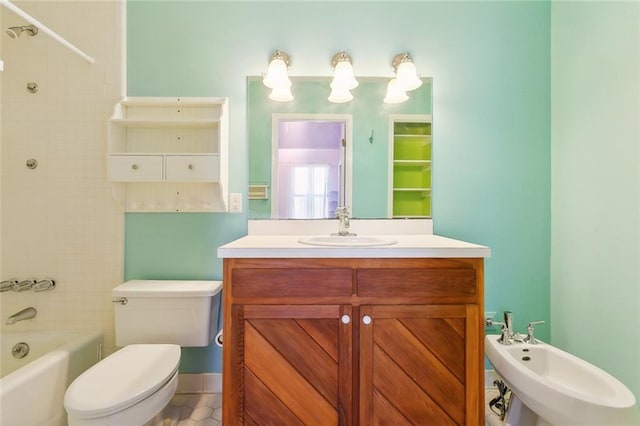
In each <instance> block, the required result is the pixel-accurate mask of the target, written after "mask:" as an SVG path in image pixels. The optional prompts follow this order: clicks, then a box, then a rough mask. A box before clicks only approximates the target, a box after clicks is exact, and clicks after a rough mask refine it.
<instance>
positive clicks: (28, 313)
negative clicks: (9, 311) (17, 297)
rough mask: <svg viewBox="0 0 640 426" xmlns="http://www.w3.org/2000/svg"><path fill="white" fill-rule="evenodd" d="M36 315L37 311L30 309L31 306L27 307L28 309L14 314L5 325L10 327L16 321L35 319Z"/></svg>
mask: <svg viewBox="0 0 640 426" xmlns="http://www.w3.org/2000/svg"><path fill="white" fill-rule="evenodd" d="M37 313H38V311H36V309H35V308H32V307H31V306H29V307H28V308H25V309H23V310H21V311H20V312H16V313H15V314H13V315H11V316H10V317H9V318H7V322H6V325H11V324H15V323H17V322H18V321H24V320H28V319H31V318H35V317H36V314H37Z"/></svg>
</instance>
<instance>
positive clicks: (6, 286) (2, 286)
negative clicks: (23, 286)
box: [0, 279, 18, 293]
mask: <svg viewBox="0 0 640 426" xmlns="http://www.w3.org/2000/svg"><path fill="white" fill-rule="evenodd" d="M14 284H18V280H16V279H10V280H4V281H0V293H2V292H4V291H9V290H11V289H12V288H13V285H14Z"/></svg>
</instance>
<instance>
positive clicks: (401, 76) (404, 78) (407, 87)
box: [396, 61, 422, 92]
mask: <svg viewBox="0 0 640 426" xmlns="http://www.w3.org/2000/svg"><path fill="white" fill-rule="evenodd" d="M396 79H397V81H398V82H397V84H398V86H399V87H400V88H401V89H402V90H404V91H405V92H409V91H411V90H415V89H417V88H418V87H420V86H422V80H420V78H419V77H418V73H417V72H416V66H415V64H414V63H413V62H411V61H405V62H401V63H400V64H399V65H398V69H397V71H396Z"/></svg>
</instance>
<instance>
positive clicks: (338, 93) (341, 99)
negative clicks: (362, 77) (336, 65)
mask: <svg viewBox="0 0 640 426" xmlns="http://www.w3.org/2000/svg"><path fill="white" fill-rule="evenodd" d="M328 99H329V102H333V103H334V104H343V103H345V102H349V101H350V100H352V99H353V95H352V94H351V92H350V91H349V89H347V88H346V87H331V93H330V94H329V98H328Z"/></svg>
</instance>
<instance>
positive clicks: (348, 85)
mask: <svg viewBox="0 0 640 426" xmlns="http://www.w3.org/2000/svg"><path fill="white" fill-rule="evenodd" d="M356 87H358V80H356V78H355V76H354V75H353V67H352V66H351V62H349V61H340V62H338V63H337V64H336V66H335V68H334V70H333V81H332V82H331V88H332V89H346V90H351V89H355V88H356Z"/></svg>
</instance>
